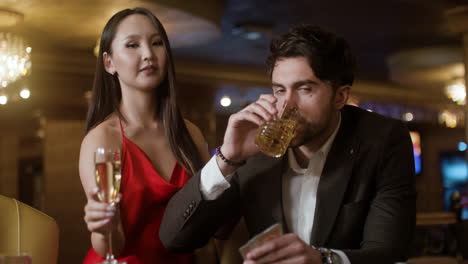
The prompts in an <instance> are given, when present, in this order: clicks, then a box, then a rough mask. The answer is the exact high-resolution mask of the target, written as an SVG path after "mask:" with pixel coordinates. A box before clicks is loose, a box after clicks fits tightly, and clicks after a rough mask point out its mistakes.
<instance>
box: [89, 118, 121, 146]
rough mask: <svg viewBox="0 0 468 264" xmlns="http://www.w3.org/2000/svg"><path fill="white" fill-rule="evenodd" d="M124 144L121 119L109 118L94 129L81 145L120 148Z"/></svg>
mask: <svg viewBox="0 0 468 264" xmlns="http://www.w3.org/2000/svg"><path fill="white" fill-rule="evenodd" d="M121 144H122V139H121V135H120V125H119V119H117V118H114V117H112V116H111V117H109V118H107V119H106V120H104V121H103V122H102V123H100V124H99V125H97V126H96V127H94V128H92V129H91V130H90V131H89V132H88V133H87V134H86V136H85V137H84V138H83V142H82V143H81V145H82V147H86V146H92V147H119V148H120V146H121Z"/></svg>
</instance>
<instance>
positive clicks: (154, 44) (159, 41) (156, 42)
mask: <svg viewBox="0 0 468 264" xmlns="http://www.w3.org/2000/svg"><path fill="white" fill-rule="evenodd" d="M162 44H163V42H162V40H157V41H154V42H153V46H161V45H162Z"/></svg>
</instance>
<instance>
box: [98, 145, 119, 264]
mask: <svg viewBox="0 0 468 264" xmlns="http://www.w3.org/2000/svg"><path fill="white" fill-rule="evenodd" d="M94 164H95V169H96V175H95V177H96V185H97V186H98V187H99V193H98V197H99V200H101V202H104V203H107V204H110V205H112V204H114V203H115V201H116V199H117V197H118V195H119V193H120V181H121V178H122V174H121V170H120V150H115V149H109V148H97V149H96V152H95V155H94ZM107 241H108V247H107V248H108V250H107V254H106V260H104V261H103V262H101V263H100V264H125V262H118V261H117V260H116V259H115V258H114V254H113V253H112V230H111V229H109V232H108V234H107Z"/></svg>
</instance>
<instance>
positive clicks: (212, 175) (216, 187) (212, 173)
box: [200, 156, 234, 200]
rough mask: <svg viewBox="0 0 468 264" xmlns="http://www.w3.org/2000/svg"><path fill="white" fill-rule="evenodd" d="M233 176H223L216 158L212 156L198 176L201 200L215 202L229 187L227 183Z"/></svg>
mask: <svg viewBox="0 0 468 264" xmlns="http://www.w3.org/2000/svg"><path fill="white" fill-rule="evenodd" d="M232 176H234V174H229V175H226V176H223V174H222V173H221V170H220V169H219V167H218V163H217V162H216V156H213V157H212V158H211V159H210V160H209V161H208V163H206V165H205V167H203V169H202V171H201V176H200V191H201V194H202V197H203V199H205V200H215V199H216V198H218V197H219V196H220V195H221V194H222V193H223V192H224V191H225V190H227V189H229V187H231V184H229V181H230V180H231V178H232Z"/></svg>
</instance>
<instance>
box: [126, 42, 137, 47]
mask: <svg viewBox="0 0 468 264" xmlns="http://www.w3.org/2000/svg"><path fill="white" fill-rule="evenodd" d="M126 46H127V48H136V47H138V44H135V43H130V44H127V45H126Z"/></svg>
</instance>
